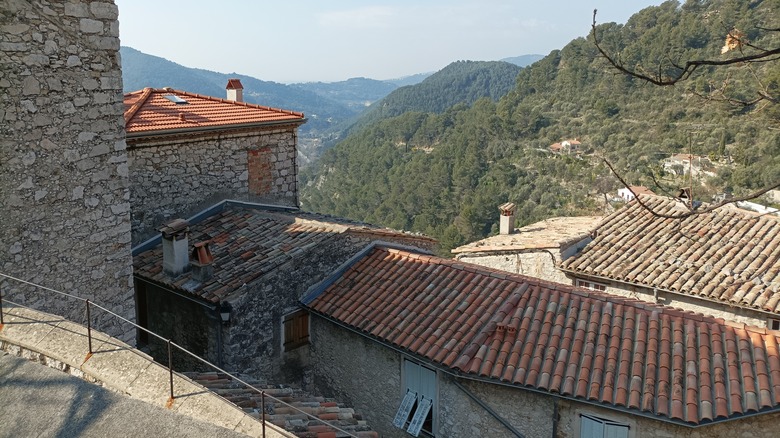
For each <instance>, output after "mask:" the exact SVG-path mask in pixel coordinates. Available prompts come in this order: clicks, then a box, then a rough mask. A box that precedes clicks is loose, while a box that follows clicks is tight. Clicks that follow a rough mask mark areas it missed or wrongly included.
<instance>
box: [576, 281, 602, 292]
mask: <svg viewBox="0 0 780 438" xmlns="http://www.w3.org/2000/svg"><path fill="white" fill-rule="evenodd" d="M577 287H584V288H585V289H590V290H597V291H601V292H604V291H606V290H607V285H606V284H601V283H594V282H592V281H586V280H580V279H577Z"/></svg>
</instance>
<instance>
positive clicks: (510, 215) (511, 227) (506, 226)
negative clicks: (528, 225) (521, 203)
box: [498, 202, 517, 234]
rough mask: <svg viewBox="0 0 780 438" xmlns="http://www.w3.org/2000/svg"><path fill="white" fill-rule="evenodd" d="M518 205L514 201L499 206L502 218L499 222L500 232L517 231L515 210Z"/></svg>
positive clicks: (509, 232)
mask: <svg viewBox="0 0 780 438" xmlns="http://www.w3.org/2000/svg"><path fill="white" fill-rule="evenodd" d="M516 209H517V206H516V205H515V203H514V202H507V203H506V204H501V205H499V206H498V210H499V211H500V212H501V218H500V221H499V223H498V230H499V234H512V233H513V232H514V231H515V210H516Z"/></svg>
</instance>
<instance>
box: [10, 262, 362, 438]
mask: <svg viewBox="0 0 780 438" xmlns="http://www.w3.org/2000/svg"><path fill="white" fill-rule="evenodd" d="M0 277H2V278H6V279H8V280H12V281H16V282H19V283H23V284H26V285H29V286H33V287H35V288H38V289H41V290H45V291H47V292H52V293H56V294H59V295H62V296H65V297H68V298H72V299H75V300H78V301H82V302H84V305H85V313H86V319H87V339H88V345H89V353H88V354H87V357H86V359H85V362H86V361H87V360H89V358H90V357H91V356H92V354H93V353H94V352H93V351H92V328H93V327H92V317H91V308H93V307H94V308H97V309H100V310H102V311H103V312H104V313H105V314H107V315H110V316H111V317H113V318H116V319H118V320H120V321H122V322H124V323H127V324H130V325H132V326H133V327H135V328H136V329H137V330H142V331H144V332H146V333H147V334H150V335H152V336H154V337H155V338H157V339H159V340H161V341H163V342H165V343H166V344H167V345H168V375H169V385H170V397H169V399H168V403H167V406H170V405H171V404H173V401H174V400H175V398H176V395H175V394H174V391H173V374H174V372H173V347H176V348H178V349H179V350H181V351H182V352H183V353H185V354H187V355H189V356H191V357H192V358H194V359H195V360H197V361H199V362H201V363H203V364H204V365H206V366H208V367H211V368H212V369H214V370H216V371H218V372H220V373H223V374H224V375H226V376H228V377H230V378H231V379H233V380H234V381H236V382H239V383H241V384H243V385H244V386H245V387H246V388H248V389H251V390H252V391H254V392H256V393H258V394H259V395H260V423H261V428H262V431H263V435H262V436H263V438H265V436H266V431H265V423H266V419H265V414H266V412H265V399H266V397H268V398H270V399H271V400H273V401H274V402H275V403H279V404H282V405H284V406H287V407H288V408H291V409H293V410H294V411H297V412H298V413H300V414H303V415H305V416H306V417H307V418H309V419H312V420H314V421H317V422H319V423H322V424H324V425H326V426H328V427H330V428H332V429H333V430H334V431H336V432H341V433H344V434H346V435H347V436H350V437H353V438H358V437H357V435H354V434H352V433H350V432H348V431H346V430H344V429H341V428H339V427H338V426H335V425H333V424H330V423H329V422H327V421H325V420H322V419H320V418H317V417H315V416H314V415H311V414H309V413H307V412H304V411H302V410H300V409H298V408H296V407H295V406H292V405H291V404H289V403H286V402H284V401H282V400H280V399H278V398H276V397H274V396H272V395H268V394H266V392H265V390H263V389H258V388H255V387H254V386H252V385H250V384H249V383H247V382H245V381H244V380H242V379H240V378H238V377H237V376H235V375H233V374H231V373H229V372H227V371H225V370H223V369H222V368H220V367H218V366H217V365H214V364H213V363H211V362H209V361H207V360H206V359H203V358H202V357H200V356H198V355H196V354H195V353H193V352H191V351H189V350H187V349H186V348H184V347H182V346H180V345H178V344H176V343H175V342H173V341H172V340H171V339H168V338H165V337H163V336H161V335H158V334H157V333H155V332H153V331H151V330H149V329H147V328H145V327H141V326H140V325H138V324H136V323H134V322H133V321H130V320H128V319H127V318H125V317H123V316H121V315H118V314H116V313H114V312H112V311H111V310H108V309H107V308H105V307H103V306H101V305H99V304H95V303H94V302H91V301H90V300H88V299H86V298H82V297H79V296H76V295H72V294H69V293H66V292H62V291H58V290H55V289H51V288H48V287H46V286H41V285H39V284H35V283H32V282H29V281H25V280H22V279H20V278H16V277H12V276H10V275H6V274H3V273H2V272H0ZM6 302H8V303H11V304H13V305H15V306H19V307H24V308H28V309H32V310H36V309H33V308H32V307H29V306H25V305H22V304H19V303H15V302H13V301H11V300H8V299H6ZM74 310H75V309H74ZM3 313H4V309H3V293H2V290H0V329H2V327H3V325H4V324H5V323H4V319H3ZM63 318H65V317H63ZM66 319H67V318H66ZM150 361H154V360H152V359H150ZM185 377H186V376H185ZM215 394H216V393H215ZM217 395H218V394H217ZM225 401H227V402H230V401H229V400H227V399H225ZM231 404H233V405H234V406H236V407H238V406H237V405H235V404H234V403H232V402H231ZM239 409H241V408H240V407H239Z"/></svg>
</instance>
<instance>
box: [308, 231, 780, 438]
mask: <svg viewBox="0 0 780 438" xmlns="http://www.w3.org/2000/svg"><path fill="white" fill-rule="evenodd" d="M302 302H303V304H304V305H306V307H307V308H308V309H309V310H310V311H311V312H312V318H311V328H312V329H311V338H312V339H311V342H312V346H311V349H312V366H313V370H314V373H315V381H316V382H317V383H318V384H319V385H320V386H321V387H324V388H328V389H331V390H332V391H334V392H336V393H338V394H339V395H340V396H342V397H346V398H348V399H350V400H351V401H352V402H353V403H354V404H355V406H357V407H360V409H361V410H363V411H364V412H366V413H367V414H368V417H369V418H368V420H369V421H370V422H371V424H372V425H374V426H375V428H377V430H378V431H379V432H380V433H381V434H382V436H384V437H404V436H409V435H408V434H409V433H411V434H412V435H416V434H417V432H420V436H442V437H445V436H446V437H472V436H527V437H543V436H545V437H550V436H551V437H582V438H591V437H606V436H608V437H613V438H629V437H631V438H633V437H671V436H697V437H722V436H755V437H775V436H777V435H778V433H779V432H780V427H778V420H780V352H778V342H779V341H780V338H778V335H779V334H780V332H776V331H767V330H766V329H759V328H755V327H748V326H744V325H741V324H734V323H730V322H728V321H724V320H723V319H716V318H713V317H708V316H702V315H700V314H694V313H689V312H684V311H681V310H678V309H673V308H670V307H666V306H662V305H658V304H651V303H646V302H642V301H639V300H635V299H630V298H625V297H619V296H613V295H609V294H604V293H599V292H595V291H588V290H586V289H582V288H577V287H575V286H567V285H561V284H555V283H550V282H546V281H543V280H538V279H534V278H531V277H525V276H521V275H515V274H510V273H506V272H502V271H498V270H493V269H489V268H484V267H481V266H476V265H469V264H464V263H461V262H458V261H453V260H449V259H442V258H438V257H434V256H428V255H421V254H416V253H412V252H409V251H406V250H401V249H394V248H391V247H387V246H375V247H372V248H369V249H367V250H366V251H365V252H363V253H362V254H361V256H359V257H355V258H354V259H353V260H351V261H350V262H349V263H348V264H346V265H344V266H342V267H341V268H340V269H339V270H338V271H337V272H336V273H335V274H334V275H333V276H331V277H330V278H329V279H328V280H327V281H325V282H323V283H322V284H321V285H318V286H317V287H314V288H312V289H311V290H310V291H309V293H307V295H306V296H305V297H304V298H303V300H302ZM355 352H359V354H355ZM345 358H348V359H346V360H345Z"/></svg>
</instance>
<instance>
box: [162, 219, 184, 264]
mask: <svg viewBox="0 0 780 438" xmlns="http://www.w3.org/2000/svg"><path fill="white" fill-rule="evenodd" d="M189 226H190V223H189V222H187V221H186V220H184V219H174V220H172V221H170V222H168V223H167V224H165V225H163V226H162V227H160V233H162V247H163V272H165V273H166V274H168V275H170V276H171V277H174V278H176V277H178V276H179V275H181V274H183V273H185V272H187V271H189V270H190V257H189V254H188V252H187V247H188V243H187V237H188V234H189V232H190V228H189Z"/></svg>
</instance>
